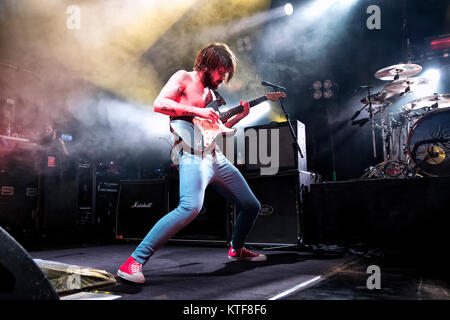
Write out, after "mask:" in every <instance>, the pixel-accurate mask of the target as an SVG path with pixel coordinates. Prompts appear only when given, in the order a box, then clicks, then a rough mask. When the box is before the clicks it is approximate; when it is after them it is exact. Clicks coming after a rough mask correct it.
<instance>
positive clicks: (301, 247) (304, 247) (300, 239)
mask: <svg viewBox="0 0 450 320" xmlns="http://www.w3.org/2000/svg"><path fill="white" fill-rule="evenodd" d="M268 86H270V87H272V89H273V90H274V91H275V90H281V91H284V90H285V88H283V87H280V86H277V85H273V84H270V85H268ZM278 100H279V101H280V107H281V110H282V111H283V114H284V116H285V118H286V121H287V123H288V124H289V129H290V132H291V136H292V139H293V140H294V142H293V143H292V147H293V149H294V159H295V163H296V166H297V168H296V171H297V174H298V179H296V184H297V189H298V190H297V191H298V192H296V193H297V197H298V198H297V199H298V201H299V204H300V205H299V206H298V208H300V207H301V204H302V203H303V200H302V198H301V190H300V188H301V185H300V171H299V168H298V154H300V157H301V158H304V155H303V152H302V150H301V148H300V145H299V143H298V139H297V134H296V133H295V132H294V128H293V127H292V124H291V120H290V119H289V114H288V113H287V112H286V110H285V108H284V104H283V100H284V98H280V99H278ZM297 215H298V216H297V223H298V225H297V229H298V231H299V234H298V235H297V244H290V245H282V246H275V247H270V248H263V250H265V251H266V250H278V249H284V248H295V249H296V250H300V251H310V252H311V251H314V249H312V248H311V247H310V246H308V245H306V244H304V243H303V232H302V231H301V223H300V212H299V210H298V212H297Z"/></svg>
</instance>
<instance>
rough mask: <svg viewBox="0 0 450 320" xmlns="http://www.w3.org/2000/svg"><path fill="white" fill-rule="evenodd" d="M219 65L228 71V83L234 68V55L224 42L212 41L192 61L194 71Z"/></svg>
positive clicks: (206, 69) (211, 68) (210, 68)
mask: <svg viewBox="0 0 450 320" xmlns="http://www.w3.org/2000/svg"><path fill="white" fill-rule="evenodd" d="M220 67H223V68H225V71H226V72H227V73H228V77H227V79H226V82H227V83H228V82H229V81H230V80H231V78H233V75H234V70H235V69H236V57H235V55H234V53H233V52H232V51H231V49H230V48H229V47H228V46H227V45H226V44H225V43H221V42H213V43H211V44H209V45H207V46H206V47H204V48H203V49H202V50H200V51H199V52H198V54H197V58H196V59H195V62H194V70H195V71H208V70H210V71H212V70H214V69H217V68H220Z"/></svg>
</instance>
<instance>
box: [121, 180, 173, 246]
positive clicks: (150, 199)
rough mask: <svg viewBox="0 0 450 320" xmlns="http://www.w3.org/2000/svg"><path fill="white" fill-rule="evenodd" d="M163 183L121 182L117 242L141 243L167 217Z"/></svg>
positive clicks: (157, 181)
mask: <svg viewBox="0 0 450 320" xmlns="http://www.w3.org/2000/svg"><path fill="white" fill-rule="evenodd" d="M166 201H167V196H166V187H165V182H164V180H162V179H154V180H129V181H121V182H120V187H119V198H118V202H117V210H116V214H117V216H116V238H117V239H134V240H141V239H143V238H144V237H145V236H146V235H147V233H148V232H149V231H150V229H151V227H153V225H154V224H155V223H156V222H158V220H159V219H161V218H162V217H163V216H164V215H165V214H166V213H167V204H166Z"/></svg>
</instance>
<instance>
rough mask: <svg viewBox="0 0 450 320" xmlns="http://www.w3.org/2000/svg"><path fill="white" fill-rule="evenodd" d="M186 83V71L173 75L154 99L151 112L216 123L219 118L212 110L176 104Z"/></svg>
mask: <svg viewBox="0 0 450 320" xmlns="http://www.w3.org/2000/svg"><path fill="white" fill-rule="evenodd" d="M187 81H189V74H188V73H187V72H186V71H184V70H180V71H177V72H176V73H174V75H173V76H172V77H171V78H170V79H169V81H168V82H167V83H166V85H165V86H164V87H163V88H162V90H161V92H160V93H159V95H158V97H157V98H156V99H155V101H154V103H153V110H155V112H159V113H163V114H166V115H168V116H173V117H181V116H194V117H201V118H204V119H210V120H213V121H217V120H218V118H219V116H218V115H217V114H216V113H215V112H214V110H212V109H209V108H208V109H205V108H198V107H194V106H189V105H185V104H181V103H179V102H178V101H179V100H180V96H181V95H182V93H183V91H184V89H185V88H186V83H187Z"/></svg>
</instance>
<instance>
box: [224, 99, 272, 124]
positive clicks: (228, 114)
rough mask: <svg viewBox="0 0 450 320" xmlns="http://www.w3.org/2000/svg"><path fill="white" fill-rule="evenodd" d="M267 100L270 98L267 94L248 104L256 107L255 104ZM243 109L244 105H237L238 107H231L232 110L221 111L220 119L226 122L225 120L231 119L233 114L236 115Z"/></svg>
mask: <svg viewBox="0 0 450 320" xmlns="http://www.w3.org/2000/svg"><path fill="white" fill-rule="evenodd" d="M266 100H268V99H267V97H266V96H262V97H259V98H257V99H254V100H251V101H249V102H248V104H249V106H250V108H251V107H254V106H256V105H258V104H260V103H261V102H264V101H266ZM243 110H244V107H243V106H237V107H234V108H231V109H230V110H227V111H225V112H222V113H220V120H221V121H222V122H224V121H226V120H228V119H230V118H231V117H232V116H235V115H237V114H238V113H240V112H242V111H243Z"/></svg>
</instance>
